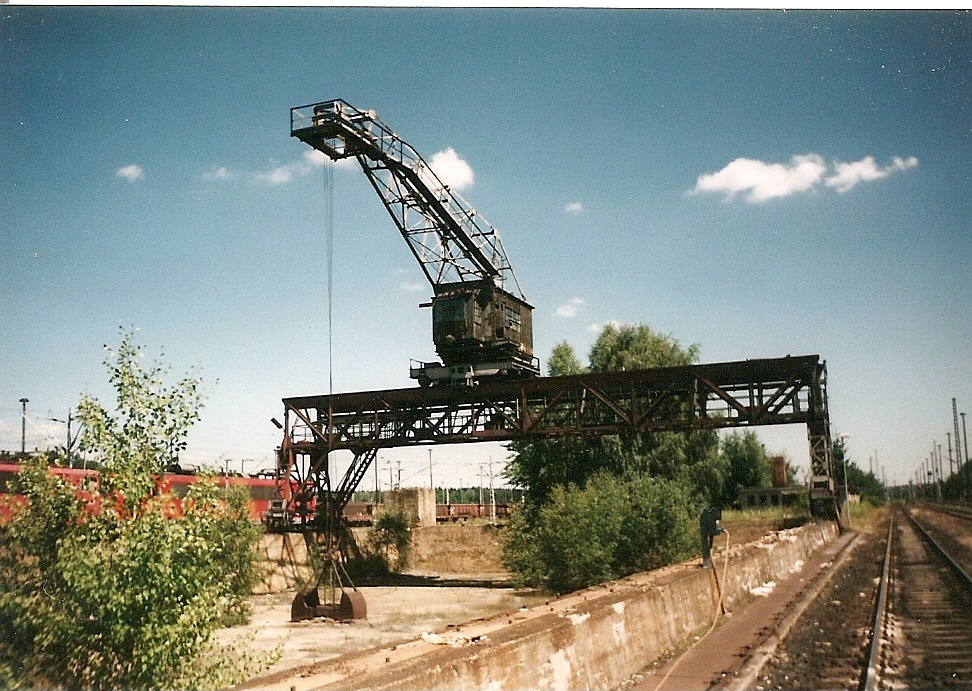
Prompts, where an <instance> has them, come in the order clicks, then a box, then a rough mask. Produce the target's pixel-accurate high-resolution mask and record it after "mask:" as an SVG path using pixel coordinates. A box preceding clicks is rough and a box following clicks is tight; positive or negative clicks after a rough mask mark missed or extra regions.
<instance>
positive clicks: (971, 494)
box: [959, 413, 972, 503]
mask: <svg viewBox="0 0 972 691" xmlns="http://www.w3.org/2000/svg"><path fill="white" fill-rule="evenodd" d="M962 447H963V448H964V449H965V458H964V459H963V462H962V465H960V466H959V473H961V472H962V469H963V468H964V469H965V474H966V475H968V476H969V486H968V487H966V486H965V483H964V482H963V483H962V494H964V495H965V500H966V501H967V502H970V503H972V473H970V472H969V469H968V465H969V437H968V434H967V432H966V429H965V413H962Z"/></svg>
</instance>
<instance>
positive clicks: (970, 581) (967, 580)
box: [905, 510, 972, 591]
mask: <svg viewBox="0 0 972 691" xmlns="http://www.w3.org/2000/svg"><path fill="white" fill-rule="evenodd" d="M905 514H906V515H907V516H908V518H909V519H911V523H912V524H913V525H914V526H915V527H916V528H918V532H920V533H921V534H922V536H923V537H924V538H925V539H926V540H928V542H929V543H930V544H932V545H934V547H935V550H936V553H937V554H938V555H940V556H941V557H942V558H943V559H944V560H945V561H946V562H947V563H948V564H949V566H951V567H952V570H953V571H954V572H955V574H956V575H957V576H958V577H959V580H960V581H962V583H963V585H964V586H965V587H966V588H968V589H969V590H970V591H972V576H970V575H969V574H968V572H966V570H965V569H964V568H962V565H961V564H959V563H958V562H957V561H955V559H954V558H953V557H952V555H951V554H949V553H948V550H946V549H945V548H944V547H942V545H940V544H939V543H938V540H936V539H935V538H934V537H932V536H931V533H929V532H928V531H927V530H925V526H923V525H922V524H921V523H919V522H918V519H916V518H915V517H914V516H912V515H911V512H910V511H907V510H906V511H905Z"/></svg>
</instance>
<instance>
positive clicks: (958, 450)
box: [948, 396, 962, 472]
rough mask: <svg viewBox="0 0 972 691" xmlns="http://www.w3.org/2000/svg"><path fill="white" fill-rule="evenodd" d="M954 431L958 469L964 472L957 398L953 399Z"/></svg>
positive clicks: (949, 455) (950, 457)
mask: <svg viewBox="0 0 972 691" xmlns="http://www.w3.org/2000/svg"><path fill="white" fill-rule="evenodd" d="M952 431H953V432H954V433H955V458H956V460H957V461H958V463H957V465H958V469H959V471H960V472H961V470H962V444H961V442H959V426H958V407H956V405H955V397H954V396H953V397H952ZM948 458H949V468H951V459H952V452H951V451H949V454H948Z"/></svg>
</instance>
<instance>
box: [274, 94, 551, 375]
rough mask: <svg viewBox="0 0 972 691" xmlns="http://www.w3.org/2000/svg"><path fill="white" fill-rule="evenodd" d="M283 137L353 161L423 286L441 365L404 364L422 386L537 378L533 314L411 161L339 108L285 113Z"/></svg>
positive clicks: (502, 256)
mask: <svg viewBox="0 0 972 691" xmlns="http://www.w3.org/2000/svg"><path fill="white" fill-rule="evenodd" d="M290 134H291V136H293V137H297V138H298V139H300V140H301V141H302V142H304V143H305V144H308V145H310V146H312V147H313V148H315V149H317V150H318V151H320V152H322V153H324V154H325V155H327V156H328V157H329V158H331V159H333V160H339V159H343V158H349V157H352V156H353V157H354V158H356V159H357V161H358V163H359V164H360V165H361V168H362V169H363V170H364V172H365V175H366V176H367V177H368V180H369V182H371V184H372V186H373V187H374V188H375V191H376V192H377V193H378V196H379V197H380V198H381V201H382V203H384V205H385V208H386V209H387V210H388V213H389V215H390V216H391V217H392V220H393V221H394V222H395V225H396V227H397V228H398V230H399V232H400V233H401V234H402V237H404V238H405V241H406V243H408V247H409V249H410V250H411V251H412V254H413V255H414V256H415V258H416V259H417V260H418V262H419V265H420V266H421V268H422V271H423V272H424V273H425V277H426V278H427V279H428V281H429V283H430V284H431V285H432V289H433V296H432V302H431V303H428V304H426V305H423V306H431V307H432V341H433V343H434V344H435V349H436V353H437V354H438V356H439V358H441V360H442V362H441V363H439V362H432V363H428V362H419V363H413V366H412V368H411V371H410V375H411V377H412V378H413V379H416V380H418V382H419V383H420V384H421V385H423V386H430V385H433V384H444V383H448V384H474V383H476V382H478V381H480V380H483V379H495V378H511V379H515V378H524V377H532V376H537V375H539V374H540V369H539V364H538V361H537V359H536V358H535V357H534V356H533V307H532V306H531V305H530V304H529V303H527V301H526V299H525V298H524V297H523V293H522V290H521V289H520V285H519V283H518V282H517V280H516V276H515V274H514V273H513V267H512V266H511V265H510V261H509V258H508V257H507V256H506V250H505V249H504V248H503V243H502V242H501V240H500V237H499V233H498V232H497V231H496V228H494V227H493V226H492V225H490V224H489V222H488V221H486V219H484V218H483V217H482V216H480V215H478V214H477V213H476V211H475V209H473V208H472V207H471V206H469V204H467V203H466V201H465V200H464V199H463V198H462V197H461V196H459V194H458V193H456V192H455V191H453V190H451V189H450V188H449V187H448V186H447V185H445V184H444V183H443V182H442V181H441V180H440V179H439V178H438V176H437V175H436V174H435V172H434V171H433V170H432V168H431V167H430V166H429V165H428V164H427V163H426V162H425V161H424V160H423V159H422V157H421V156H420V155H419V153H418V152H417V151H416V150H415V149H413V148H412V147H411V146H409V144H407V143H406V142H405V141H403V140H402V139H401V138H400V137H399V136H398V135H396V134H395V133H394V132H393V131H392V130H391V129H390V128H389V127H388V126H387V125H385V124H384V123H383V122H382V121H381V120H379V119H378V116H377V114H376V113H375V112H374V111H364V110H359V109H357V108H355V107H354V106H351V105H349V104H348V103H345V102H344V101H342V100H340V99H338V100H333V101H326V102H323V103H314V104H311V105H306V106H300V107H297V108H293V109H291V111H290Z"/></svg>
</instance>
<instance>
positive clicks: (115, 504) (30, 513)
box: [0, 338, 269, 689]
mask: <svg viewBox="0 0 972 691" xmlns="http://www.w3.org/2000/svg"><path fill="white" fill-rule="evenodd" d="M138 353H139V351H138V349H137V348H135V347H134V346H132V345H131V342H130V338H125V340H124V341H123V343H122V347H121V348H120V350H119V352H118V354H117V355H116V356H114V355H115V354H113V356H114V357H112V358H109V360H108V361H106V365H107V366H108V367H109V372H110V379H111V381H112V383H113V384H114V385H115V388H116V390H117V392H118V408H119V413H118V416H117V417H116V416H112V415H109V414H108V413H107V411H105V410H104V409H103V408H101V406H100V405H98V404H97V402H96V401H94V400H92V399H85V400H84V401H83V405H82V406H80V407H79V413H80V416H81V418H82V422H83V424H84V425H85V427H84V437H83V439H84V443H85V445H86V448H87V449H88V450H89V451H90V452H91V453H93V454H95V455H96V456H97V458H98V460H99V461H100V462H103V463H104V466H105V468H106V469H107V471H106V474H105V475H103V476H102V486H101V487H100V488H98V489H96V490H94V491H93V492H92V493H91V494H89V495H87V496H83V495H81V494H79V493H78V492H77V491H76V489H75V488H74V487H73V486H72V485H71V484H70V483H68V482H66V481H64V480H63V479H61V478H59V477H56V476H54V475H52V474H50V473H49V472H48V467H47V459H46V458H44V457H43V456H37V457H35V458H33V459H31V460H30V461H28V462H27V464H26V466H25V468H24V470H23V471H22V473H21V474H20V476H19V478H18V484H19V491H21V492H22V493H23V494H24V496H25V498H26V499H27V503H26V505H25V506H23V507H21V508H19V509H17V510H15V511H14V514H13V516H12V518H11V520H10V522H9V523H8V525H7V526H6V527H5V535H4V541H3V545H2V547H0V580H2V583H3V585H2V589H0V632H2V633H0V685H3V686H4V687H13V686H28V685H44V686H56V687H61V688H71V689H84V688H107V689H111V688H123V689H143V688H144V689H147V688H169V689H174V688H202V687H219V686H226V685H229V684H233V683H236V682H237V681H239V680H241V679H242V678H243V677H244V676H246V675H247V674H248V673H249V672H250V671H252V670H253V668H254V667H259V666H260V665H262V664H264V663H266V662H269V660H265V661H261V660H251V659H249V658H248V657H247V656H246V655H244V654H241V653H239V652H238V651H236V650H234V649H230V648H224V647H220V646H217V645H216V644H215V643H214V642H213V641H212V640H211V634H212V633H213V631H214V630H215V629H216V628H218V627H219V626H220V624H221V623H222V622H225V621H227V620H239V619H240V618H243V617H245V616H246V613H247V606H248V603H247V601H248V597H249V592H250V586H251V585H252V583H253V581H254V579H255V565H254V559H255V556H256V555H255V550H254V549H253V545H254V541H255V540H256V539H257V537H258V536H259V533H260V528H259V527H258V526H254V525H252V524H251V523H250V522H249V520H248V511H247V506H246V503H247V500H246V497H245V495H244V494H241V491H242V488H240V489H230V490H223V489H221V488H219V487H218V486H217V485H216V483H215V481H214V480H212V479H203V480H201V481H200V482H198V483H195V484H194V485H192V487H191V488H190V489H189V491H188V494H187V496H186V497H185V498H184V499H183V501H182V505H181V508H180V509H179V510H176V506H175V498H174V497H173V496H172V495H169V494H160V493H159V492H158V490H157V485H156V482H155V480H154V478H153V474H155V473H159V472H161V470H162V468H164V466H165V464H166V463H167V462H168V460H169V457H170V456H169V453H170V452H171V450H172V449H173V448H175V447H177V446H178V445H179V444H180V443H181V441H180V440H181V439H182V438H183V437H184V435H185V432H186V430H187V429H188V426H189V425H190V424H191V423H192V422H193V421H194V420H195V419H197V418H198V405H199V399H198V398H197V396H196V391H197V389H198V382H197V381H195V380H194V379H191V378H186V379H183V380H181V381H180V382H178V383H177V384H176V385H175V386H174V387H173V388H171V389H167V388H166V387H164V386H162V384H161V379H160V376H159V374H160V369H159V368H158V367H154V368H152V369H151V370H149V371H143V370H142V369H141V367H140V366H139V364H138V361H137V356H138Z"/></svg>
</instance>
